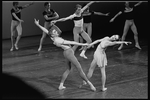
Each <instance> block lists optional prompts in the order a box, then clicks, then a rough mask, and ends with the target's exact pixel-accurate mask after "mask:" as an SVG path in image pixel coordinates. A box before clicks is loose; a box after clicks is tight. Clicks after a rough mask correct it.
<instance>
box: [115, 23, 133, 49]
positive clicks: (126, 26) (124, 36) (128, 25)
mask: <svg viewBox="0 0 150 100" xmlns="http://www.w3.org/2000/svg"><path fill="white" fill-rule="evenodd" d="M129 27H130V23H129V22H128V21H126V22H125V26H124V30H123V35H122V39H121V40H122V41H124V40H125V38H126V35H127V32H128V30H129ZM122 48H123V44H121V45H120V47H119V48H118V50H121V49H122Z"/></svg>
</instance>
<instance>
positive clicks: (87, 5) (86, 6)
mask: <svg viewBox="0 0 150 100" xmlns="http://www.w3.org/2000/svg"><path fill="white" fill-rule="evenodd" d="M94 2H95V1H91V2H89V3H88V4H86V5H85V6H84V7H83V8H82V9H81V12H83V11H84V10H85V9H87V8H88V7H89V6H90V5H91V4H92V3H94Z"/></svg>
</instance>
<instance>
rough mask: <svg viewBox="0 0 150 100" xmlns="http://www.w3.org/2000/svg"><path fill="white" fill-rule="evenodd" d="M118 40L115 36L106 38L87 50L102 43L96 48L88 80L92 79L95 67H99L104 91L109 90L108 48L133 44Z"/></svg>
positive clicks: (95, 42)
mask: <svg viewBox="0 0 150 100" xmlns="http://www.w3.org/2000/svg"><path fill="white" fill-rule="evenodd" d="M118 39H119V35H113V36H111V37H104V38H102V39H99V40H96V41H94V42H93V43H91V44H89V46H88V47H87V48H90V47H91V46H92V45H94V44H97V43H99V42H100V44H99V45H98V46H97V48H96V51H95V52H94V57H93V61H92V62H91V65H90V68H89V71H88V74H87V77H88V79H90V78H91V77H92V74H93V71H94V69H95V67H96V66H97V65H98V67H99V68H100V70H101V74H102V91H105V90H107V88H106V87H105V82H106V72H105V67H106V65H107V57H106V53H105V50H106V48H107V47H109V46H113V45H115V44H123V43H125V44H126V45H128V43H130V44H131V42H126V41H116V40H118ZM85 84H86V82H85V81H83V85H85Z"/></svg>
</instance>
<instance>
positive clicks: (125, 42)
mask: <svg viewBox="0 0 150 100" xmlns="http://www.w3.org/2000/svg"><path fill="white" fill-rule="evenodd" d="M124 43H125V44H126V45H128V43H129V44H131V43H132V42H124Z"/></svg>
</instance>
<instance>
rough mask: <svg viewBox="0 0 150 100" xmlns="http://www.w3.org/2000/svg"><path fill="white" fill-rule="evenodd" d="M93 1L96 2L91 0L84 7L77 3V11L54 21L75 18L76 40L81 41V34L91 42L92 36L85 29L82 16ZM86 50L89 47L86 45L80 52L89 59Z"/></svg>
mask: <svg viewBox="0 0 150 100" xmlns="http://www.w3.org/2000/svg"><path fill="white" fill-rule="evenodd" d="M92 3H94V1H91V2H89V3H88V4H87V5H86V6H84V7H83V8H82V7H81V5H79V4H77V5H76V11H75V13H74V14H72V15H70V16H69V17H66V18H61V19H58V20H54V21H52V22H53V23H56V22H59V21H66V20H69V19H73V21H74V24H75V26H74V28H73V34H74V41H76V42H79V35H81V36H82V37H83V38H84V39H85V40H86V42H87V43H91V38H90V37H89V35H88V34H87V33H86V32H85V31H84V29H83V16H82V13H83V12H84V10H86V9H87V8H88V7H89V6H90V5H91V4H92ZM77 47H78V46H77V45H74V46H73V50H74V51H76V49H77ZM86 50H87V47H86V46H85V47H84V49H83V50H82V52H81V53H80V56H81V57H83V58H85V59H87V57H86V56H85V52H86Z"/></svg>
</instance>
